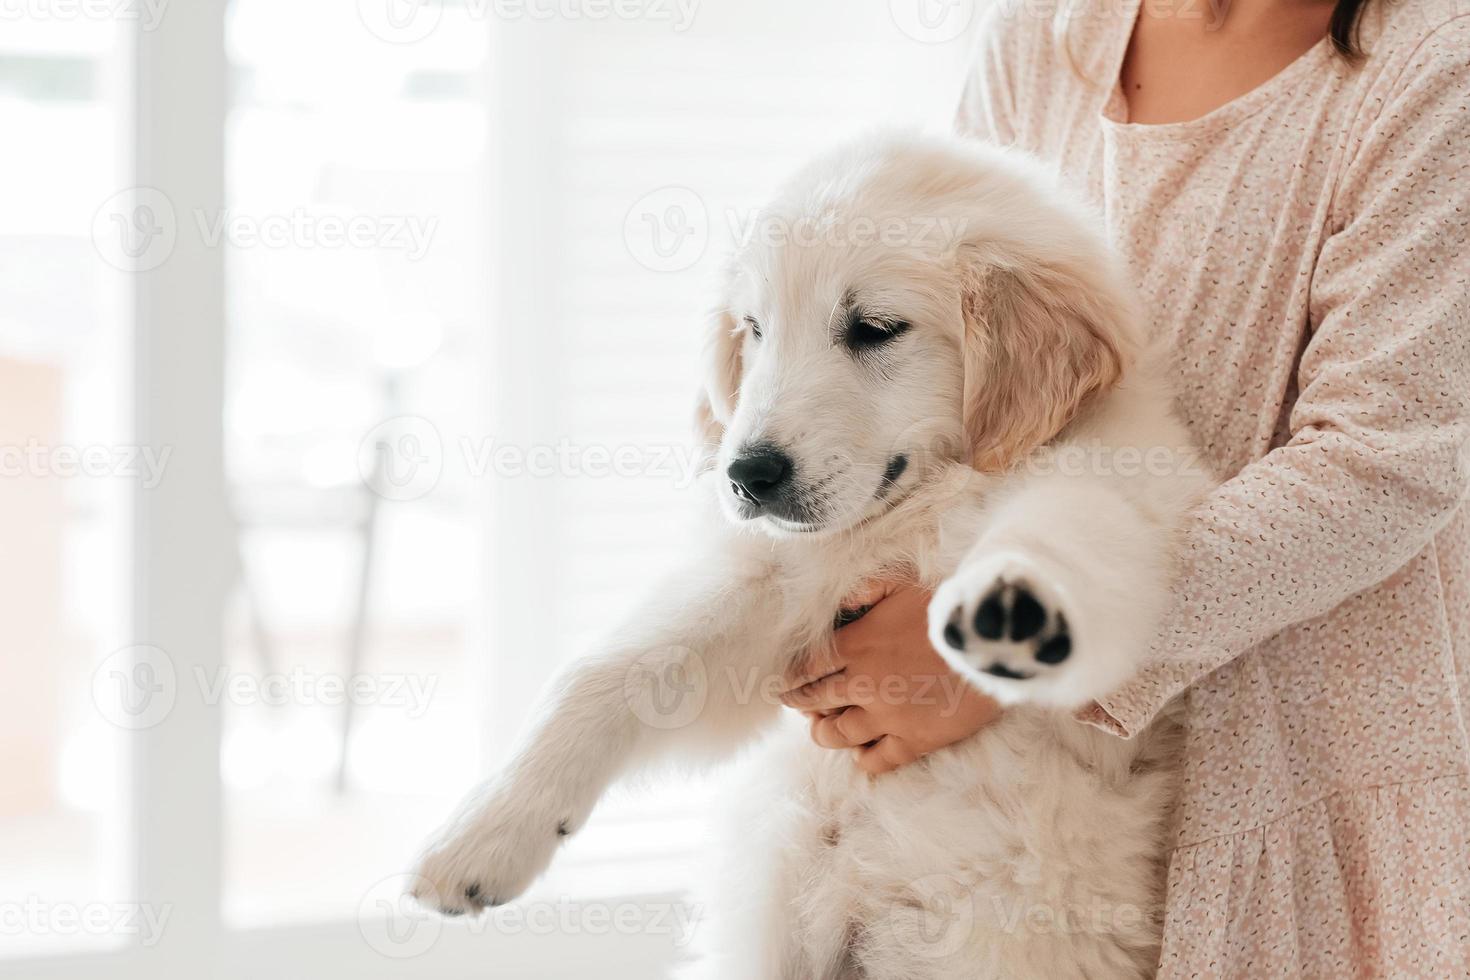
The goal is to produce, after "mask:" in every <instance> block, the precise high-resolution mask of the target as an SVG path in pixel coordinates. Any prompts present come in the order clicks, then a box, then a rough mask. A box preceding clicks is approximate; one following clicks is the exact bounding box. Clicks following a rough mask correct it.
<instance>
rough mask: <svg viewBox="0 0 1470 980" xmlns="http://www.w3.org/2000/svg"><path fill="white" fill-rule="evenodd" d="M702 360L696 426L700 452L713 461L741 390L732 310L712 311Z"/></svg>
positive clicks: (738, 351)
mask: <svg viewBox="0 0 1470 980" xmlns="http://www.w3.org/2000/svg"><path fill="white" fill-rule="evenodd" d="M700 360H701V362H702V364H701V367H702V374H703V384H702V386H701V388H700V392H699V401H698V404H697V405H696V406H695V414H694V427H695V436H696V438H697V439H698V440H699V444H700V452H701V454H702V455H703V457H704V460H705V461H706V462H709V461H712V460H713V459H714V457H715V455H716V454H717V453H718V452H719V449H720V440H721V439H723V438H724V435H725V428H726V427H727V426H729V424H730V420H731V419H732V418H733V417H734V415H735V401H736V399H737V398H738V397H739V393H740V373H741V363H740V336H739V334H738V333H737V332H736V324H735V318H734V317H733V316H732V315H731V314H730V311H729V310H726V309H719V310H715V311H714V312H712V313H711V314H710V316H709V320H708V322H707V323H706V325H705V338H704V350H703V352H702V354H701V357H700Z"/></svg>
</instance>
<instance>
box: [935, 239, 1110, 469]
mask: <svg viewBox="0 0 1470 980" xmlns="http://www.w3.org/2000/svg"><path fill="white" fill-rule="evenodd" d="M966 253H968V254H966ZM961 260H962V263H963V265H962V269H963V271H962V283H961V290H962V292H963V295H964V300H963V305H964V318H965V340H964V360H965V394H964V399H965V406H964V419H965V431H966V433H967V435H968V437H969V439H970V443H971V446H972V447H973V465H974V466H975V467H976V468H977V469H980V470H984V471H998V470H1004V469H1007V468H1008V467H1010V466H1011V465H1012V464H1014V463H1016V462H1017V461H1018V460H1020V459H1022V458H1024V457H1025V456H1026V454H1027V453H1029V452H1031V451H1032V450H1033V449H1035V448H1036V447H1038V446H1041V445H1043V444H1045V443H1046V442H1048V441H1050V440H1051V439H1052V438H1053V437H1055V436H1056V435H1057V433H1058V432H1060V431H1061V430H1062V428H1063V427H1064V426H1066V424H1067V423H1068V422H1070V421H1071V420H1072V418H1073V417H1074V416H1075V415H1076V413H1077V410H1078V409H1079V408H1080V407H1081V406H1082V405H1083V403H1084V402H1086V401H1087V399H1088V398H1089V397H1090V396H1092V395H1094V394H1096V393H1098V392H1102V391H1106V390H1107V389H1108V388H1111V387H1112V386H1113V385H1115V384H1116V383H1117V382H1118V380H1119V378H1121V377H1122V375H1123V370H1124V367H1125V365H1126V364H1127V363H1128V362H1130V361H1131V360H1132V359H1133V353H1134V350H1133V348H1134V344H1133V341H1132V337H1133V335H1134V330H1135V329H1136V327H1135V326H1134V323H1133V314H1132V310H1131V308H1130V304H1129V303H1127V302H1126V300H1124V299H1123V298H1122V294H1121V292H1120V291H1119V290H1118V289H1117V287H1116V285H1115V284H1114V283H1112V282H1108V281H1107V280H1108V278H1109V277H1110V275H1111V274H1112V267H1111V263H1107V262H1103V263H1100V264H1099V267H1098V268H1088V267H1087V266H1086V263H1085V259H1084V261H1083V262H1082V263H1078V264H1077V265H1076V267H1074V268H1071V269H1069V268H1067V267H1066V266H1065V265H1050V266H1048V265H1040V264H1038V265H1034V266H1029V265H1025V264H1018V263H1016V262H1015V261H1014V260H1013V259H1012V260H1010V261H1005V260H1001V261H996V260H995V259H994V257H993V256H985V255H983V254H981V251H980V250H978V249H974V250H971V249H965V250H962V255H961Z"/></svg>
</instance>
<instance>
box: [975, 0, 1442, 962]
mask: <svg viewBox="0 0 1470 980" xmlns="http://www.w3.org/2000/svg"><path fill="white" fill-rule="evenodd" d="M998 2H999V5H998V6H996V7H993V8H992V9H991V11H990V13H989V14H988V22H987V24H986V30H985V31H984V33H983V34H982V36H981V39H980V46H979V49H978V51H977V55H976V61H975V65H974V68H973V70H972V72H971V73H970V77H969V82H968V85H967V91H966V94H965V99H964V102H963V104H962V107H961V112H960V128H961V130H962V131H965V132H968V133H971V134H973V135H976V136H980V137H983V138H988V139H992V140H995V141H997V142H1001V143H1009V144H1014V145H1017V146H1019V147H1021V148H1023V149H1027V150H1030V151H1031V152H1033V153H1037V154H1039V155H1041V156H1042V157H1044V158H1046V159H1048V160H1050V161H1053V162H1055V164H1056V165H1057V166H1058V168H1059V169H1060V171H1061V173H1062V174H1063V176H1064V177H1065V179H1066V180H1067V181H1069V182H1070V183H1072V184H1073V185H1075V187H1076V188H1077V189H1078V191H1079V192H1081V193H1082V194H1084V195H1085V196H1086V197H1087V198H1088V199H1089V200H1091V201H1092V202H1093V203H1094V204H1095V205H1096V207H1097V208H1098V210H1099V211H1100V213H1101V215H1102V216H1103V219H1104V220H1105V222H1106V226H1107V229H1108V232H1109V234H1110V236H1111V238H1112V240H1113V242H1114V243H1115V245H1116V246H1117V247H1118V249H1119V250H1120V251H1121V252H1122V254H1123V255H1124V257H1125V260H1126V263H1127V268H1128V269H1129V271H1130V274H1131V275H1132V276H1133V278H1134V279H1135V280H1136V283H1137V285H1138V288H1139V289H1140V291H1141V294H1142V295H1143V297H1144V300H1145V302H1144V308H1145V310H1146V312H1147V313H1148V314H1149V315H1150V316H1151V318H1152V320H1153V325H1154V327H1155V329H1156V330H1157V331H1158V332H1160V333H1161V334H1162V335H1163V336H1165V337H1167V338H1168V339H1169V340H1171V341H1172V349H1173V351H1174V358H1175V360H1174V368H1175V376H1176V377H1177V379H1178V396H1179V407H1180V411H1181V413H1182V415H1183V417H1184V419H1185V420H1186V421H1187V423H1188V424H1189V426H1190V429H1191V430H1192V432H1193V435H1194V437H1195V439H1196V440H1197V443H1198V446H1199V447H1200V448H1201V450H1202V451H1203V457H1204V461H1205V464H1206V465H1207V466H1208V467H1209V468H1210V469H1211V471H1212V472H1214V473H1215V474H1216V475H1217V476H1218V477H1219V478H1220V479H1221V480H1222V481H1223V484H1222V485H1221V487H1220V488H1219V489H1218V490H1217V491H1216V492H1215V493H1214V494H1213V495H1212V496H1211V497H1210V499H1209V500H1208V501H1207V502H1206V505H1205V506H1204V507H1203V508H1202V509H1201V510H1200V512H1199V513H1198V514H1197V515H1196V516H1195V518H1193V519H1192V521H1191V523H1190V526H1189V528H1188V531H1187V535H1186V536H1185V539H1184V541H1183V548H1182V562H1183V565H1182V571H1181V576H1180V580H1179V582H1178V584H1177V587H1176V590H1175V595H1174V602H1173V607H1172V610H1171V612H1170V614H1169V616H1168V619H1167V623H1166V626H1165V628H1164V629H1163V631H1162V632H1161V634H1160V635H1159V637H1158V639H1157V641H1156V644H1155V649H1154V651H1153V652H1154V664H1153V666H1152V667H1150V668H1149V669H1148V670H1146V671H1145V672H1144V674H1143V675H1142V676H1141V677H1139V678H1138V679H1137V680H1136V681H1135V682H1133V683H1132V684H1131V685H1129V686H1128V687H1127V688H1126V689H1124V690H1122V691H1119V692H1117V693H1116V694H1115V695H1113V696H1112V697H1110V698H1108V699H1106V700H1105V701H1104V702H1103V703H1102V705H1101V706H1100V707H1101V710H1100V711H1097V712H1095V713H1094V714H1093V715H1092V716H1091V720H1092V723H1095V724H1098V725H1101V726H1103V727H1105V728H1107V729H1109V730H1111V731H1114V732H1116V733H1117V734H1119V735H1120V737H1127V736H1130V735H1132V734H1134V733H1136V732H1138V731H1139V730H1140V729H1141V728H1143V727H1144V726H1145V725H1147V724H1148V722H1149V721H1150V719H1151V718H1153V716H1154V715H1155V714H1156V713H1157V712H1158V711H1159V710H1160V709H1161V708H1162V707H1163V706H1164V705H1165V704H1166V703H1168V702H1169V701H1170V700H1171V699H1173V698H1175V697H1176V696H1177V695H1179V694H1180V693H1181V692H1184V704H1185V708H1186V717H1187V719H1188V742H1187V750H1186V761H1185V773H1184V782H1183V789H1182V797H1181V799H1180V803H1179V807H1180V809H1179V817H1178V831H1177V838H1176V840H1175V841H1174V849H1173V851H1172V854H1171V860H1170V869H1169V900H1168V909H1167V913H1166V927H1165V940H1164V947H1163V953H1162V961H1161V964H1160V970H1159V976H1161V977H1168V978H1185V977H1191V978H1194V977H1199V978H1205V977H1249V978H1268V977H1269V978H1275V977H1322V978H1331V980H1342V978H1351V977H1393V978H1401V977H1402V978H1408V977H1424V978H1432V980H1445V978H1456V977H1470V776H1467V773H1470V736H1467V721H1470V717H1467V716H1470V711H1467V708H1466V703H1467V697H1470V518H1467V515H1466V512H1465V509H1464V507H1462V501H1463V500H1464V498H1465V496H1466V492H1467V490H1470V7H1465V6H1464V5H1463V4H1462V3H1461V2H1460V0H1412V2H1407V0H1369V5H1368V12H1367V13H1366V15H1365V18H1364V20H1363V23H1362V41H1363V44H1364V47H1365V49H1366V50H1367V52H1368V54H1367V57H1366V58H1365V59H1363V60H1362V61H1361V62H1360V63H1358V64H1357V65H1351V64H1349V63H1347V62H1346V61H1344V60H1343V59H1341V58H1339V57H1336V56H1335V55H1334V54H1333V51H1332V49H1331V47H1330V45H1329V42H1327V41H1326V40H1325V39H1324V41H1323V42H1322V43H1321V44H1319V45H1318V46H1317V47H1315V48H1313V49H1312V50H1311V51H1309V52H1307V53H1306V54H1305V55H1303V56H1302V57H1301V58H1299V59H1298V60H1297V61H1296V62H1294V63H1293V64H1291V65H1290V66H1289V67H1287V68H1286V69H1285V70H1284V71H1283V72H1281V73H1280V74H1279V75H1277V76H1276V77H1275V78H1273V79H1271V80H1270V81H1268V82H1266V83H1265V84H1264V85H1262V86H1261V87H1259V88H1257V89H1255V90H1254V91H1252V92H1250V93H1248V94H1247V95H1245V96H1243V97H1241V98H1239V99H1236V100H1234V101H1232V102H1230V103H1228V104H1226V105H1224V106H1222V107H1221V108H1219V109H1217V110H1215V111H1214V112H1211V113H1209V114H1208V115H1206V116H1204V117H1202V118H1200V119H1196V120H1193V121H1190V122H1185V123H1178V124H1168V125H1136V124H1131V123H1129V122H1128V119H1127V106H1126V102H1125V100H1124V99H1123V98H1122V96H1121V94H1120V93H1119V91H1118V89H1117V85H1116V81H1115V80H1116V79H1117V77H1118V72H1119V68H1120V67H1121V64H1122V59H1123V54H1124V51H1125V48H1126V46H1127V43H1128V38H1129V35H1130V33H1131V30H1132V26H1133V23H1134V20H1135V19H1136V16H1137V12H1138V4H1139V0H1080V2H1082V3H1085V4H1086V6H1084V7H1080V8H1078V9H1075V10H1072V11H1071V12H1070V14H1071V16H1070V17H1069V18H1054V17H1053V16H1052V14H1053V10H1052V8H1051V7H1050V6H1049V5H1046V4H1042V5H1036V4H1034V3H1029V2H1026V0H998ZM1059 24H1060V25H1063V26H1060V27H1059V26H1058V25H1059Z"/></svg>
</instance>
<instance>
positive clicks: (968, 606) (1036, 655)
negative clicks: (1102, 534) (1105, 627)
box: [929, 555, 1078, 701]
mask: <svg viewBox="0 0 1470 980" xmlns="http://www.w3.org/2000/svg"><path fill="white" fill-rule="evenodd" d="M1076 629H1077V619H1076V617H1075V615H1074V614H1073V613H1072V611H1071V609H1070V604H1069V603H1068V601H1067V600H1066V599H1065V598H1064V596H1063V594H1062V593H1061V591H1060V590H1059V589H1058V587H1057V586H1056V584H1055V582H1054V581H1053V580H1052V577H1051V576H1049V575H1048V574H1047V573H1046V572H1045V571H1043V570H1042V569H1041V568H1039V567H1038V566H1037V565H1036V564H1035V563H1033V562H1031V561H1028V560H1027V559H1025V558H1023V557H1021V556H1017V555H1003V556H995V557H993V558H989V559H986V560H984V561H979V562H969V563H966V564H965V565H963V566H961V567H960V569H959V570H958V571H957V572H956V573H955V574H954V575H953V576H952V577H951V578H949V579H948V580H946V581H945V582H944V583H943V584H942V585H941V586H940V587H939V590H938V591H937V592H935V594H934V598H933V600H932V601H931V602H930V604H929V636H930V640H931V642H933V644H934V647H935V649H937V650H938V651H939V652H940V653H941V654H943V655H944V657H945V659H947V660H948V661H949V662H950V663H951V664H953V665H954V666H955V667H957V668H958V669H959V670H960V671H961V672H962V673H964V674H965V675H967V676H968V677H969V678H970V679H971V680H972V681H973V682H974V683H975V685H976V686H977V687H980V688H981V689H982V690H985V691H986V692H988V693H990V694H992V695H994V696H996V697H998V698H1000V699H1002V700H1004V701H1038V700H1039V701H1052V700H1058V699H1061V700H1071V698H1070V697H1069V696H1068V695H1067V693H1066V692H1065V685H1064V684H1063V683H1062V682H1063V680H1064V675H1065V674H1066V673H1067V668H1068V667H1069V666H1070V665H1071V664H1072V663H1073V658H1074V657H1076V656H1077V655H1078V649H1077V647H1078V636H1077V634H1076Z"/></svg>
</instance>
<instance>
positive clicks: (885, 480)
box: [700, 136, 1138, 534]
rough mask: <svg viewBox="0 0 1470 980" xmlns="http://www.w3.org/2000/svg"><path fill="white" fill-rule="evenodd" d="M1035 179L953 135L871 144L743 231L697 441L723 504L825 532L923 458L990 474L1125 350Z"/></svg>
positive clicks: (1097, 286)
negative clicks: (714, 471)
mask: <svg viewBox="0 0 1470 980" xmlns="http://www.w3.org/2000/svg"><path fill="white" fill-rule="evenodd" d="M1035 168H1036V165H1035V164H1034V163H1029V162H1027V161H1024V160H1022V159H1020V158H1017V157H1014V156H1011V155H1009V154H1006V153H1002V152H1000V151H997V150H994V149H992V148H987V147H983V146H979V145H975V144H966V143H962V142H960V141H957V140H944V139H920V138H917V137H907V136H904V137H898V136H887V137H882V138H877V139H867V140H864V141H862V142H861V143H858V144H856V145H853V146H849V147H846V148H844V149H842V150H840V151H839V152H837V153H834V154H831V155H829V156H826V157H823V158H821V159H819V160H817V161H816V162H815V163H813V164H811V165H810V166H808V167H807V168H806V169H805V170H804V171H802V172H801V173H800V174H799V175H798V176H797V177H796V179H794V180H793V181H792V182H791V183H790V184H789V185H788V186H787V187H786V188H785V190H784V191H783V192H782V193H780V194H779V195H778V196H777V198H776V200H775V201H773V202H772V203H771V204H770V205H769V206H768V207H767V208H766V209H765V210H764V211H763V212H762V214H761V216H760V218H759V219H758V220H757V221H756V222H755V223H754V224H753V226H752V229H751V231H750V234H749V235H748V238H747V241H746V242H745V243H744V244H743V245H742V246H741V248H740V249H739V250H738V251H737V253H736V255H735V256H734V258H733V260H732V262H731V267H730V269H729V273H728V277H727V284H726V290H725V296H724V298H723V300H722V302H721V303H720V304H719V307H718V309H717V310H716V312H715V314H714V316H713V317H712V318H711V323H710V325H709V337H708V342H707V345H706V378H705V390H704V397H703V399H702V401H701V406H700V417H701V420H702V423H703V432H702V435H703V437H704V439H705V441H706V443H708V444H710V445H717V446H718V451H717V456H716V460H715V466H716V467H717V468H718V469H719V472H720V473H721V475H722V476H723V478H724V479H723V483H724V488H723V499H724V503H725V506H726V510H727V512H728V513H729V514H730V516H731V517H732V518H733V519H735V520H739V521H752V522H756V523H757V524H758V525H759V526H761V527H762V528H763V529H765V530H768V531H771V532H773V533H808V534H810V533H822V532H833V531H840V530H843V529H846V528H850V527H852V526H853V525H855V524H857V523H859V522H862V521H864V520H868V519H870V518H872V517H875V516H877V515H879V514H881V513H883V512H884V511H885V510H887V509H888V508H890V507H892V506H894V505H895V504H896V503H898V502H899V501H901V500H902V499H903V498H904V497H905V496H907V495H908V494H909V493H911V492H912V491H913V489H914V488H915V487H916V486H918V485H919V484H921V483H922V482H923V481H924V479H925V477H926V475H928V474H929V473H930V472H931V471H932V468H933V467H934V465H935V463H936V461H937V460H944V461H954V460H960V461H967V462H969V463H971V464H972V465H974V466H975V467H976V468H978V469H982V470H991V471H999V470H1004V469H1005V468H1007V467H1009V466H1011V465H1012V464H1013V463H1015V462H1016V461H1017V460H1018V459H1020V458H1021V457H1022V456H1024V455H1025V454H1026V453H1028V452H1030V451H1031V450H1032V449H1034V448H1035V447H1036V446H1038V445H1040V444H1042V443H1044V442H1046V441H1048V440H1049V439H1051V438H1052V437H1053V436H1055V435H1056V434H1057V432H1058V431H1059V430H1060V429H1061V428H1062V427H1063V426H1064V425H1065V424H1066V423H1067V421H1068V420H1069V419H1070V418H1071V417H1072V416H1073V415H1074V414H1075V413H1076V411H1077V410H1078V408H1079V407H1080V406H1081V405H1082V404H1083V403H1084V402H1085V401H1086V400H1087V399H1088V398H1089V397H1090V396H1092V395H1093V394H1095V393H1097V392H1099V391H1102V390H1104V389H1106V388H1108V387H1109V386H1111V385H1113V384H1114V383H1115V382H1116V381H1117V380H1118V378H1119V377H1120V376H1121V375H1122V373H1123V371H1124V369H1125V366H1126V365H1127V363H1128V361H1129V359H1130V358H1131V357H1132V356H1133V354H1134V352H1135V350H1136V347H1137V344H1138V338H1137V335H1136V333H1135V331H1136V330H1137V327H1136V318H1135V317H1134V316H1133V315H1132V311H1131V309H1130V306H1129V303H1128V302H1127V299H1126V294H1125V293H1124V292H1123V291H1122V290H1121V288H1120V285H1119V283H1120V281H1121V280H1120V277H1119V276H1118V274H1117V273H1116V271H1115V270H1114V268H1113V265H1112V262H1111V260H1110V257H1109V254H1108V250H1107V249H1106V247H1105V246H1104V245H1103V243H1102V242H1101V241H1100V240H1099V239H1098V238H1097V237H1095V235H1094V234H1093V233H1092V232H1091V231H1090V230H1089V227H1088V223H1087V222H1086V220H1085V219H1084V218H1083V217H1082V216H1081V214H1080V212H1079V211H1078V210H1077V209H1075V208H1074V207H1071V206H1069V205H1067V204H1065V203H1063V202H1062V201H1061V200H1060V199H1059V197H1058V195H1057V194H1056V192H1055V191H1054V190H1052V189H1051V188H1050V187H1049V185H1048V183H1047V182H1046V181H1044V180H1040V179H1038V177H1037V176H1036V174H1035V173H1034V170H1035Z"/></svg>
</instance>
